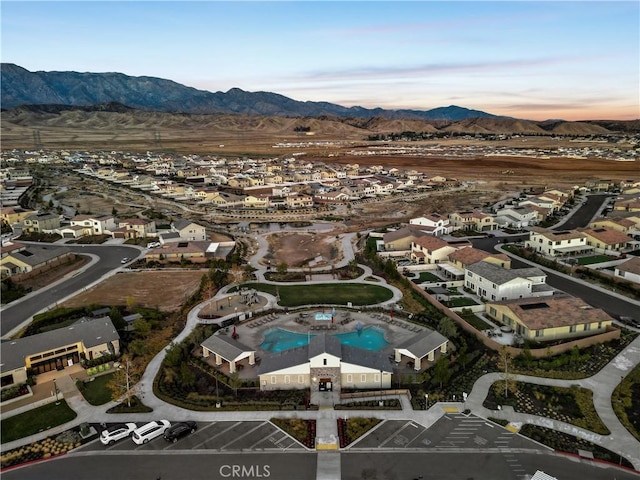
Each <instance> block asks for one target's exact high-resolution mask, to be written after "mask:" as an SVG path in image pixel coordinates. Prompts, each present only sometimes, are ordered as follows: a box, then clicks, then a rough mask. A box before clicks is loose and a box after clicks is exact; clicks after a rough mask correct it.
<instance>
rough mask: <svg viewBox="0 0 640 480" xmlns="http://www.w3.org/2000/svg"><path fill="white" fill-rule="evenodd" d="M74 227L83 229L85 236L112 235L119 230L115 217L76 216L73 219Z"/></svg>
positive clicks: (72, 224)
mask: <svg viewBox="0 0 640 480" xmlns="http://www.w3.org/2000/svg"><path fill="white" fill-rule="evenodd" d="M71 226H72V227H76V226H77V227H82V236H84V235H110V234H111V232H112V231H113V230H115V229H116V228H118V227H117V226H116V221H115V219H114V218H113V215H76V216H75V217H73V218H72V219H71Z"/></svg>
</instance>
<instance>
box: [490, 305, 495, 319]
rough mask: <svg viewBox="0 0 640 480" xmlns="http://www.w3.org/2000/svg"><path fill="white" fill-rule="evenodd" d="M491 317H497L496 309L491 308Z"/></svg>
mask: <svg viewBox="0 0 640 480" xmlns="http://www.w3.org/2000/svg"><path fill="white" fill-rule="evenodd" d="M489 315H491V316H492V317H495V316H496V309H495V308H493V307H489Z"/></svg>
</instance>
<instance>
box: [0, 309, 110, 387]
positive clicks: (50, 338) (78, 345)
mask: <svg viewBox="0 0 640 480" xmlns="http://www.w3.org/2000/svg"><path fill="white" fill-rule="evenodd" d="M119 353H120V336H119V335H118V332H117V331H116V328H115V327H114V326H113V323H112V322H111V319H110V318H109V317H102V318H95V319H87V318H83V319H81V320H79V321H77V322H75V323H74V324H73V325H70V326H68V327H64V328H58V329H56V330H50V331H48V332H44V333H38V334H36V335H31V336H28V337H23V338H19V339H17V340H10V341H8V342H3V343H2V349H1V350H0V358H1V361H0V380H1V387H2V388H8V387H12V386H14V385H20V384H23V383H25V382H26V381H27V370H31V371H32V372H33V373H34V374H35V375H39V374H41V373H45V372H49V371H51V370H61V369H64V368H65V367H67V366H71V365H73V364H75V363H79V362H80V360H82V359H87V360H93V359H95V358H99V357H102V356H103V355H110V354H114V355H118V354H119Z"/></svg>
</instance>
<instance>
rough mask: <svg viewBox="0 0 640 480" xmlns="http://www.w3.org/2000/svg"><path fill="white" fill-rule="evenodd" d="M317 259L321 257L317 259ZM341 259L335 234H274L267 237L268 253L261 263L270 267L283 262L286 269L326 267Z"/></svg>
mask: <svg viewBox="0 0 640 480" xmlns="http://www.w3.org/2000/svg"><path fill="white" fill-rule="evenodd" d="M319 257H322V258H321V259H319ZM340 258H342V250H341V246H340V245H339V242H338V241H337V240H336V238H335V234H326V235H323V234H317V233H309V234H305V233H275V234H273V235H269V253H268V255H267V256H265V258H264V259H263V262H269V261H270V262H271V265H272V266H277V265H278V264H280V263H282V262H285V263H286V264H287V266H288V267H292V268H300V267H305V266H312V267H317V266H326V265H331V264H332V263H334V262H337V261H339V260H340Z"/></svg>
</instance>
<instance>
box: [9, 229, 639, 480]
mask: <svg viewBox="0 0 640 480" xmlns="http://www.w3.org/2000/svg"><path fill="white" fill-rule="evenodd" d="M347 237H348V236H346V235H345V236H344V237H343V245H346V240H345V238H347ZM260 238H261V237H260ZM350 244H351V239H349V245H350ZM264 253H266V252H265V251H264V250H263V245H262V243H261V247H260V249H259V250H258V252H257V253H256V255H255V256H254V257H253V258H252V260H251V264H252V265H253V266H254V267H256V268H258V271H257V272H256V276H257V277H258V279H259V280H260V281H265V282H267V283H276V282H268V281H266V280H264V273H265V270H266V269H265V267H264V266H262V265H260V264H259V262H258V259H259V258H260V256H261V255H264ZM349 258H351V257H350V256H348V255H345V258H343V260H342V262H344V264H345V265H346V264H348V262H349V261H350V260H349ZM325 268H326V267H325ZM361 268H364V270H365V273H364V274H363V275H361V276H360V277H359V278H358V279H357V280H355V281H358V282H362V283H369V282H368V281H366V280H364V279H365V278H368V277H372V272H371V270H370V269H369V268H368V267H363V266H361ZM378 280H379V281H377V282H371V283H374V284H377V285H380V284H385V283H384V281H383V280H382V279H378ZM309 283H322V282H299V283H298V284H309ZM287 285H290V284H289V283H288V284H287ZM385 286H387V287H388V288H391V289H392V290H393V292H394V297H393V299H392V300H389V301H388V302H385V304H393V303H395V302H397V301H399V300H400V299H401V293H400V292H399V290H397V289H395V288H394V287H389V286H388V285H386V284H385ZM230 288H232V286H227V287H225V288H222V289H221V290H220V292H218V294H217V295H216V297H215V298H214V301H215V300H216V299H217V300H219V301H221V300H223V299H225V298H226V299H228V291H229V289H230ZM260 295H263V296H264V298H265V299H266V305H264V306H262V304H260V305H259V309H260V310H264V309H270V308H276V307H277V303H276V299H275V298H274V297H273V296H270V295H266V294H263V293H261V294H260ZM209 301H211V300H208V301H207V302H204V303H202V304H200V305H198V306H196V307H195V308H194V309H192V310H191V311H190V312H189V314H188V316H187V322H186V325H185V328H184V330H183V331H182V332H181V333H180V334H179V335H178V336H177V337H176V338H175V339H174V342H176V343H177V342H180V341H182V340H183V339H185V338H186V337H187V336H188V335H189V334H190V333H191V331H192V330H193V329H194V328H195V326H196V325H197V324H198V323H200V322H201V320H200V319H199V318H198V313H199V312H200V310H201V309H202V308H204V307H205V306H206V304H207V303H208V302H209ZM236 315H237V313H236V312H235V310H234V312H233V313H231V314H229V315H227V316H225V317H221V318H218V319H215V320H212V322H214V323H220V322H222V321H224V320H226V319H228V318H234V317H235V316H236ZM165 353H166V349H164V350H162V351H160V352H159V353H158V354H157V355H156V356H155V357H154V358H153V359H152V360H151V362H150V363H149V365H148V367H147V369H146V371H145V373H144V375H143V377H142V380H141V381H140V383H139V384H138V386H137V387H136V388H137V394H138V395H139V396H140V397H141V399H142V401H143V402H144V403H145V404H146V405H148V406H149V407H151V408H153V412H152V413H140V414H131V415H128V416H127V420H128V421H134V422H146V421H150V420H157V419H158V418H166V419H169V420H172V421H179V420H187V419H189V420H195V421H201V422H209V421H214V420H215V421H256V420H264V421H267V420H269V419H270V418H271V417H272V416H273V415H274V412H272V411H266V412H265V411H234V412H215V411H214V412H196V411H191V410H186V409H183V408H179V407H175V406H173V405H169V404H167V403H165V402H163V401H162V400H160V399H159V398H157V397H156V396H155V394H154V393H153V380H154V378H155V377H156V374H157V372H158V370H159V369H160V366H161V363H162V360H163V358H164V355H165ZM638 363H640V337H638V338H637V339H636V340H635V341H633V342H632V343H631V344H630V345H629V346H627V348H626V349H625V350H624V351H623V352H621V353H620V354H619V355H618V356H617V357H616V358H615V359H614V360H613V361H612V362H610V363H609V364H608V365H607V366H606V367H605V368H603V369H602V370H601V371H600V372H598V373H597V374H596V375H594V376H592V377H590V378H586V379H582V380H554V379H546V378H537V377H529V376H515V378H516V379H517V380H519V381H526V382H530V383H537V384H543V385H555V386H570V385H572V384H577V385H580V386H583V387H585V388H589V389H591V390H592V391H593V392H594V397H593V400H594V404H595V408H596V411H597V412H598V414H599V415H600V417H601V419H602V421H603V422H604V423H605V424H606V425H607V427H608V428H609V430H610V431H611V434H610V435H597V434H595V433H593V432H590V431H588V430H584V429H581V428H578V427H575V426H573V425H569V424H566V423H564V422H559V421H556V420H551V419H548V418H543V417H537V416H534V415H526V414H521V413H516V412H514V411H513V409H512V408H504V409H502V410H501V411H492V410H488V409H486V408H485V407H483V405H482V403H483V401H484V399H485V398H486V395H487V392H488V390H489V388H490V386H491V384H492V383H494V382H495V381H498V380H501V379H502V376H501V374H500V373H491V374H487V375H484V376H483V377H481V378H480V379H478V381H477V382H476V383H475V385H474V387H473V389H472V391H471V393H470V394H469V396H468V397H467V401H466V402H465V403H464V404H462V403H448V404H447V403H438V404H436V405H434V406H433V407H431V408H430V409H429V410H426V411H422V410H413V409H412V407H411V403H410V402H409V400H408V399H407V398H406V397H400V399H401V404H402V410H384V411H380V410H375V411H362V410H358V411H349V410H334V409H333V408H331V405H332V404H333V402H335V397H334V396H326V398H324V397H322V398H319V397H318V399H317V401H318V403H319V404H324V403H327V405H326V408H322V407H324V406H325V405H322V407H321V408H320V409H319V410H317V411H314V410H304V411H301V410H296V411H280V412H278V413H277V415H278V416H279V417H296V418H304V419H316V420H317V422H318V423H317V427H316V432H317V438H319V439H320V440H321V441H322V442H323V443H325V444H330V443H331V442H332V441H335V442H337V419H338V418H349V417H352V416H370V417H378V418H383V419H393V420H395V419H398V420H399V419H401V420H413V421H415V422H416V423H419V424H421V425H423V426H425V427H426V428H429V427H430V426H431V425H433V424H434V423H435V422H436V421H437V420H438V419H440V418H441V417H442V416H443V415H444V414H445V413H446V412H447V411H451V410H463V409H464V408H468V409H470V410H471V412H472V413H474V414H476V415H478V416H480V417H484V418H486V417H488V416H492V417H496V418H502V419H505V420H508V421H510V422H521V423H532V424H535V425H541V426H545V427H548V428H553V429H556V430H559V431H563V432H566V433H570V434H572V435H576V436H579V437H582V438H585V439H587V440H589V441H591V442H593V443H595V444H597V445H601V446H603V447H606V448H608V449H609V450H611V451H613V452H615V453H618V454H620V455H622V456H623V457H625V458H627V459H628V460H629V461H631V463H632V464H633V465H634V468H636V469H637V470H640V442H638V441H637V440H635V438H634V437H633V436H631V435H630V434H629V433H628V432H627V430H626V429H625V428H624V426H622V424H621V423H620V422H619V420H618V419H617V417H616V415H615V413H614V412H613V408H612V406H611V393H612V392H613V390H614V388H615V387H616V386H617V385H618V383H619V382H620V380H621V379H622V378H624V376H625V375H627V374H628V373H629V372H630V371H631V370H632V369H633V368H634V367H635V366H636V365H637V364H638ZM69 381H70V382H71V383H69ZM69 381H63V382H62V384H61V385H59V388H61V390H62V391H63V393H64V396H65V399H66V400H67V402H68V403H69V405H70V406H71V408H73V410H74V411H75V412H76V413H77V417H76V418H75V419H74V420H73V421H72V422H69V423H67V424H65V425H61V426H59V427H55V428H53V429H51V430H48V431H46V432H41V433H39V434H36V435H32V436H31V437H28V438H23V439H20V440H17V441H15V442H9V443H6V444H4V445H3V446H2V449H3V450H5V451H6V450H10V449H12V448H15V447H18V446H22V445H25V444H28V443H31V442H34V441H37V440H41V439H43V438H45V437H47V436H50V435H54V434H57V433H60V432H62V431H64V430H66V429H68V428H71V427H74V426H77V425H79V424H81V423H84V422H94V423H95V422H113V421H119V420H121V417H120V416H118V415H112V414H107V413H106V411H107V410H108V409H109V408H111V407H112V406H113V405H114V402H111V403H109V404H107V405H102V406H99V407H93V406H91V405H89V404H88V403H87V402H86V401H85V400H84V399H83V398H82V395H80V394H79V392H78V391H77V390H76V389H75V385H74V384H73V382H72V381H71V379H69ZM318 394H320V393H319V392H318ZM330 404H331V405H330ZM13 414H15V413H12V412H6V413H4V412H3V415H2V417H3V418H6V417H8V416H11V415H13ZM317 478H318V479H334V478H340V455H337V454H335V453H334V451H320V452H319V454H318V472H317Z"/></svg>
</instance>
